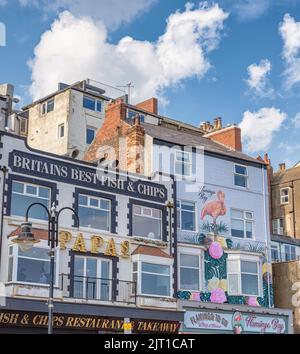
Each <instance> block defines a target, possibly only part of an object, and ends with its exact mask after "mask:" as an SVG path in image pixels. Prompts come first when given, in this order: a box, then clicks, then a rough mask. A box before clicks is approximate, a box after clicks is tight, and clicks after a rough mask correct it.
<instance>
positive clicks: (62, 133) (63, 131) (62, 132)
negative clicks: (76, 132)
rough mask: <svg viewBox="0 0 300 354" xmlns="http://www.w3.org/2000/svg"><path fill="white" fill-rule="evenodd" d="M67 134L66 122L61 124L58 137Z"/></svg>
mask: <svg viewBox="0 0 300 354" xmlns="http://www.w3.org/2000/svg"><path fill="white" fill-rule="evenodd" d="M64 136H65V125H64V124H60V125H59V126H58V138H59V139H60V138H63V137H64Z"/></svg>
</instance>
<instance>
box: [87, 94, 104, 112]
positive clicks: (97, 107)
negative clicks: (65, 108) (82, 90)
mask: <svg viewBox="0 0 300 354" xmlns="http://www.w3.org/2000/svg"><path fill="white" fill-rule="evenodd" d="M83 107H84V108H87V109H89V110H91V111H95V112H101V110H102V102H101V101H100V100H96V99H95V98H91V97H88V96H83Z"/></svg>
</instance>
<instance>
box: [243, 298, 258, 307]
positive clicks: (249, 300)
mask: <svg viewBox="0 0 300 354" xmlns="http://www.w3.org/2000/svg"><path fill="white" fill-rule="evenodd" d="M245 302H246V305H248V306H259V303H258V302H257V297H256V296H249V297H247V298H246V301H245Z"/></svg>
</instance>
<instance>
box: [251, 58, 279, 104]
mask: <svg viewBox="0 0 300 354" xmlns="http://www.w3.org/2000/svg"><path fill="white" fill-rule="evenodd" d="M271 69H272V65H271V63H270V61H269V60H268V59H262V60H261V61H260V63H259V64H251V65H249V66H248V68H247V72H248V79H247V80H246V83H247V85H248V87H249V89H250V91H251V92H253V93H254V94H255V95H257V96H260V97H269V98H273V97H274V90H273V88H272V87H271V86H270V83H269V80H268V75H269V74H270V72H271Z"/></svg>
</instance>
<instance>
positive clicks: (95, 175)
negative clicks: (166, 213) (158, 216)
mask: <svg viewBox="0 0 300 354" xmlns="http://www.w3.org/2000/svg"><path fill="white" fill-rule="evenodd" d="M9 164H10V167H12V170H13V171H17V172H19V173H28V174H31V175H34V176H41V177H47V178H50V179H55V180H59V181H63V182H71V183H72V182H73V183H76V184H79V185H83V184H87V185H90V184H92V185H94V186H96V187H104V188H107V189H110V190H111V189H113V190H115V191H116V192H120V193H125V194H129V195H130V194H132V195H134V196H137V195H139V196H141V197H142V198H144V197H147V198H151V199H155V200H157V201H159V202H165V201H166V200H167V189H166V187H165V186H163V185H159V184H156V183H153V182H149V181H142V180H131V179H130V178H129V177H128V176H121V175H118V176H116V175H115V174H113V175H112V174H110V175H109V174H108V173H107V172H105V173H104V172H103V171H100V170H99V169H95V168H91V167H87V166H78V167H77V166H75V165H74V164H70V163H67V162H64V161H59V160H57V161H55V160H53V159H49V158H44V157H42V156H36V155H32V154H27V153H24V152H20V151H13V152H11V153H10V163H9Z"/></svg>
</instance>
